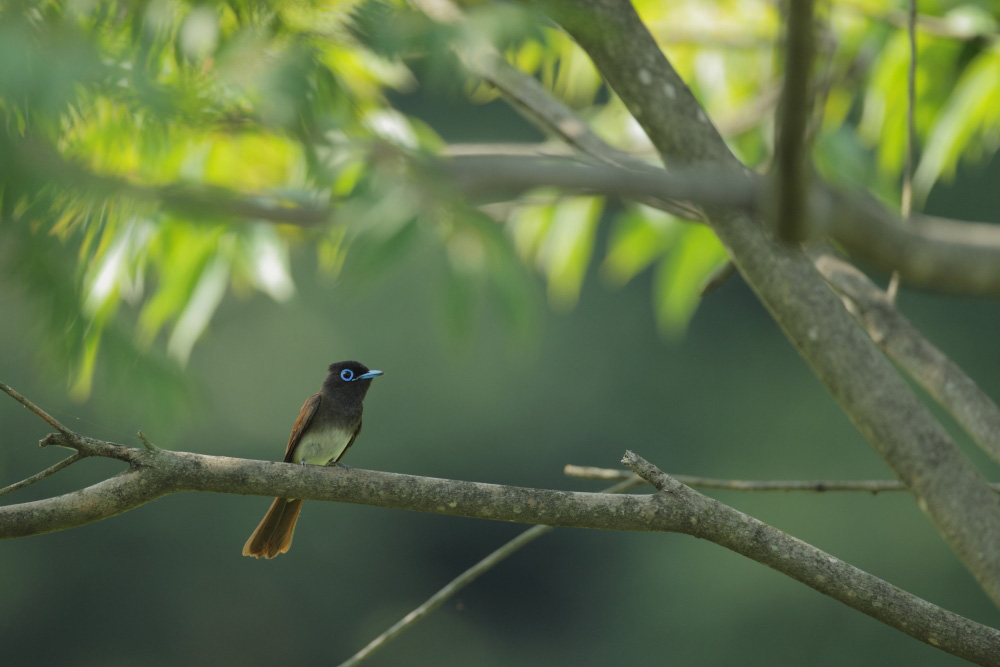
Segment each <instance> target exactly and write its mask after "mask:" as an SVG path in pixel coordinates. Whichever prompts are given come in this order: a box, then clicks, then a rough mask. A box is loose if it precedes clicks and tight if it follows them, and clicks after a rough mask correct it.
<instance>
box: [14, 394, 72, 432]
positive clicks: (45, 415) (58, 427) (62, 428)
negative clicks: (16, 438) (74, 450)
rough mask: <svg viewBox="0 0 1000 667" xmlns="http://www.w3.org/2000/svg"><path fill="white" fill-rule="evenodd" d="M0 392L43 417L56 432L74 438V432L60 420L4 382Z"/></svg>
mask: <svg viewBox="0 0 1000 667" xmlns="http://www.w3.org/2000/svg"><path fill="white" fill-rule="evenodd" d="M0 391H3V392H4V393H5V394H7V395H8V396H10V397H11V398H13V399H14V400H15V401H17V402H18V403H20V404H21V405H23V406H24V407H26V408H28V409H29V410H31V411H32V412H34V413H35V414H36V415H38V416H39V417H41V419H42V420H43V421H44V422H45V423H46V424H48V425H49V426H51V427H52V428H54V429H55V430H57V431H59V432H60V433H62V434H63V435H65V436H68V437H72V436H73V432H72V431H71V430H69V429H68V428H66V427H65V426H63V425H62V424H61V423H60V422H59V420H58V419H56V418H55V417H53V416H52V415H50V414H49V413H48V412H46V411H45V410H42V409H41V408H40V407H38V406H37V405H35V404H34V403H32V402H31V401H29V400H28V399H27V398H25V397H24V396H22V395H21V394H19V393H18V392H17V391H16V390H15V389H13V388H12V387H11V386H10V385H8V384H5V383H3V382H0Z"/></svg>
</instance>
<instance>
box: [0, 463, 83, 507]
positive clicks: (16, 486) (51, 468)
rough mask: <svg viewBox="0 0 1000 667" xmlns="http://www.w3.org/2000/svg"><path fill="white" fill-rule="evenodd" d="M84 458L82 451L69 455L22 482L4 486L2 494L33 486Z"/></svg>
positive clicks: (1, 490) (0, 491)
mask: <svg viewBox="0 0 1000 667" xmlns="http://www.w3.org/2000/svg"><path fill="white" fill-rule="evenodd" d="M82 458H84V455H83V454H81V453H79V452H77V453H76V454H73V455H72V456H69V457H67V458H65V459H63V460H62V461H60V462H59V463H56V464H55V465H52V466H49V467H48V468H46V469H45V470H43V471H41V472H39V473H36V474H34V475H32V476H31V477H29V478H27V479H22V480H21V481H20V482H16V483H14V484H11V485H9V486H5V487H3V488H2V489H0V496H5V495H7V494H8V493H14V492H15V491H20V490H21V489H23V488H25V487H27V486H31V485H32V484H34V483H35V482H40V481H42V480H43V479H45V478H46V477H48V476H49V475H54V474H56V473H57V472H59V471H60V470H62V469H63V468H66V467H68V466H71V465H73V464H74V463H76V462H77V461H79V460H80V459H82Z"/></svg>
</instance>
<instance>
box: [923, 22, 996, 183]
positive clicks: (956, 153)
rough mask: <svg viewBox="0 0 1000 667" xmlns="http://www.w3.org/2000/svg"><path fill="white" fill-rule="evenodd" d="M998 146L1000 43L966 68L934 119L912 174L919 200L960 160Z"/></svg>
mask: <svg viewBox="0 0 1000 667" xmlns="http://www.w3.org/2000/svg"><path fill="white" fill-rule="evenodd" d="M998 147H1000V41H998V42H994V43H993V45H992V47H991V48H989V49H987V50H984V51H983V52H982V53H980V54H978V55H977V56H976V57H975V58H974V59H973V60H972V61H971V62H970V63H969V64H968V65H967V66H966V67H965V71H964V72H963V73H962V76H961V78H959V80H958V82H957V83H956V84H955V88H954V90H953V91H952V93H951V95H950V96H949V97H948V100H947V102H945V104H944V107H943V108H942V109H941V112H940V113H939V114H938V116H937V118H935V120H934V125H933V127H932V128H931V130H930V132H929V133H928V136H927V144H926V146H925V148H924V152H923V155H922V156H921V158H920V164H919V165H918V167H917V171H916V174H915V175H914V179H913V185H914V190H915V191H916V194H917V196H918V197H920V198H921V199H924V198H926V197H927V195H928V193H929V192H930V189H931V187H933V185H934V182H935V181H936V180H937V179H938V178H939V177H940V176H950V175H951V174H953V173H954V172H955V167H956V166H957V165H958V163H959V161H960V160H961V159H962V158H963V157H968V158H973V159H975V158H981V157H983V156H987V155H990V154H992V153H995V152H996V150H997V148H998Z"/></svg>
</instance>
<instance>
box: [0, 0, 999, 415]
mask: <svg viewBox="0 0 1000 667" xmlns="http://www.w3.org/2000/svg"><path fill="white" fill-rule="evenodd" d="M636 6H637V8H638V9H639V11H640V13H641V15H642V17H643V19H644V20H645V21H646V23H647V25H648V26H649V28H650V30H651V31H652V32H653V34H654V35H655V36H656V38H657V40H658V41H659V42H660V44H661V45H662V46H663V48H664V50H665V51H666V52H667V54H668V56H669V57H670V58H671V61H672V62H673V64H674V66H675V67H676V68H677V69H678V70H679V72H680V73H681V75H682V76H683V77H684V78H685V80H686V81H688V83H689V85H690V87H691V89H692V90H693V91H694V92H695V94H696V95H697V96H698V98H699V99H700V100H701V102H702V104H703V105H704V106H705V109H706V111H707V112H708V114H709V115H710V116H711V117H712V119H713V120H714V121H715V122H716V124H717V125H718V127H719V128H720V130H722V131H723V133H724V134H726V136H727V138H728V139H729V140H730V142H731V144H732V146H733V148H734V150H735V151H736V152H737V153H738V154H739V155H740V156H741V158H742V159H744V160H745V161H746V162H747V163H748V164H749V165H751V166H753V167H755V168H759V169H766V168H767V166H768V165H769V163H770V160H771V157H772V152H773V124H774V109H775V106H776V101H777V93H778V91H780V84H781V67H782V59H781V44H780V42H781V30H782V25H783V20H782V15H781V5H780V3H774V2H772V1H770V0H714V1H713V2H705V1H704V0H681V1H678V2H670V3H662V2H654V1H652V0H638V1H637V2H636ZM464 7H465V14H466V20H465V21H463V22H461V23H459V24H455V25H441V24H436V23H434V22H432V21H430V20H429V19H428V18H427V17H425V16H424V15H422V14H421V13H420V12H418V11H417V10H415V9H414V8H413V7H411V6H409V5H408V4H407V3H405V2H400V1H393V0H376V1H371V0H370V1H366V2H361V1H360V0H357V1H355V0H350V1H337V0H331V1H327V2H321V1H319V0H312V1H308V2H306V1H302V0H287V1H282V0H273V1H264V0H228V1H218V2H186V1H182V0H152V1H150V2H129V1H125V0H122V1H118V2H100V1H97V0H66V1H54V0H53V1H49V2H42V3H38V2H5V3H3V4H2V5H0V126H2V129H0V189H2V208H0V215H2V222H0V224H2V228H0V231H2V236H0V241H2V245H0V252H2V253H3V255H0V257H2V258H3V259H4V261H3V266H4V267H5V270H6V271H7V273H8V274H9V277H11V278H14V279H16V280H18V281H19V282H20V283H22V284H23V285H25V287H26V289H27V290H28V291H29V292H30V293H32V294H35V295H38V297H39V298H38V301H39V304H40V305H39V312H40V318H43V319H44V320H45V321H46V322H47V335H46V339H47V340H50V341H52V343H51V345H50V347H51V348H52V349H54V350H56V351H57V354H54V355H51V356H52V358H54V359H56V360H57V361H58V363H60V364H66V365H68V367H69V368H70V369H71V370H70V373H69V375H70V385H71V390H72V393H73V395H75V396H77V397H78V398H83V397H86V396H87V395H88V393H89V391H90V387H91V381H92V377H93V374H94V372H95V368H96V367H97V365H98V364H99V363H101V362H102V360H103V361H106V362H108V363H111V361H112V359H113V358H115V356H116V355H101V354H100V350H101V347H102V344H103V343H102V341H104V340H105V339H107V338H108V337H109V336H113V337H114V338H115V341H117V342H116V343H115V344H116V345H121V346H124V348H125V349H131V350H134V354H130V355H126V356H127V357H128V358H130V359H135V358H141V359H144V360H146V361H147V362H150V363H154V364H155V365H159V366H162V363H163V359H162V358H160V357H158V356H157V355H160V354H161V352H158V350H162V351H165V353H166V354H167V355H168V356H170V357H172V358H173V359H174V360H176V361H177V362H180V363H183V362H184V361H186V360H187V358H188V357H189V355H190V353H191V349H192V347H193V345H194V344H195V342H196V341H197V340H198V338H199V336H201V334H202V333H203V332H204V331H205V330H206V327H208V326H209V323H210V322H211V319H212V316H213V314H214V312H215V310H216V308H217V307H218V305H219V303H220V302H221V301H222V299H223V298H224V297H225V295H226V294H227V293H229V292H234V293H236V294H240V295H245V294H250V293H253V292H262V293H264V294H267V295H268V296H270V297H271V298H273V299H274V300H276V301H283V300H285V299H288V298H290V297H291V296H292V295H293V294H294V291H295V287H294V282H293V277H292V271H291V256H292V254H291V253H292V252H293V250H294V249H295V248H296V247H298V246H307V247H310V248H312V249H314V251H315V253H316V257H317V264H318V266H319V267H320V270H321V271H324V272H326V273H327V274H329V275H332V276H333V275H336V274H337V273H338V272H339V271H340V270H341V269H342V268H343V267H344V266H345V262H349V263H350V264H351V266H352V267H354V269H355V270H356V272H357V275H359V276H377V275H379V274H380V273H384V272H385V271H388V270H390V269H391V268H392V267H393V266H394V265H396V264H397V263H398V261H399V259H400V258H401V257H402V256H403V255H404V254H405V253H406V252H407V251H408V250H409V249H411V248H413V247H415V246H416V245H420V244H422V245H429V246H432V247H435V248H438V249H439V250H440V252H441V257H442V262H441V265H442V267H443V271H442V287H441V289H440V292H441V294H442V304H443V312H444V314H445V319H446V321H447V322H448V324H449V326H450V328H451V329H452V330H454V331H456V332H459V333H461V332H467V331H469V330H470V328H471V327H472V326H473V324H474V318H473V316H472V314H473V313H474V312H475V308H474V307H473V306H474V305H475V304H477V303H479V302H481V301H483V300H484V299H485V298H488V299H489V300H490V301H492V302H493V303H495V304H497V305H498V307H499V309H500V311H501V312H502V313H503V314H504V316H505V321H507V322H508V323H509V324H510V325H511V328H512V330H514V331H517V332H522V333H523V332H525V331H529V330H530V329H531V322H532V319H533V315H532V313H533V312H534V310H535V308H534V305H533V299H534V293H533V288H532V281H531V280H530V278H529V276H528V275H527V274H526V273H525V271H524V268H523V267H524V266H529V267H534V268H536V269H537V270H538V271H539V272H540V273H541V275H542V276H544V278H545V280H546V282H547V285H548V297H549V300H550V302H551V303H552V304H553V305H554V306H556V307H560V308H568V307H571V306H573V305H574V303H575V302H576V300H577V298H578V295H579V293H580V289H581V285H582V283H583V281H584V280H585V279H586V277H587V275H588V268H589V267H590V266H591V265H592V264H593V263H594V262H595V258H597V259H600V258H599V257H598V256H599V255H602V254H603V259H600V262H601V264H600V267H601V268H600V274H601V275H602V276H603V277H604V278H605V279H606V280H607V281H608V282H609V283H611V284H612V285H620V284H623V283H625V282H626V281H628V280H631V279H632V278H634V277H635V276H637V275H638V274H640V273H641V272H643V271H644V270H646V269H652V271H653V275H654V277H653V280H654V284H655V290H654V293H655V296H654V299H655V303H654V304H653V305H654V310H655V312H656V314H657V321H658V322H659V325H660V328H661V331H662V332H663V333H665V334H667V335H669V336H676V335H679V334H681V333H683V331H684V330H685V328H686V326H687V323H688V322H689V320H690V318H691V317H692V315H693V313H694V311H695V308H696V307H697V304H698V300H699V296H698V295H699V290H700V288H701V285H702V284H703V283H704V281H705V279H706V278H707V277H708V276H709V275H711V274H712V273H713V272H714V271H715V270H716V269H717V268H718V267H719V266H720V265H721V264H722V263H723V262H724V261H725V252H724V250H723V249H722V248H721V246H720V245H719V243H718V241H717V240H716V239H715V238H714V237H713V235H712V234H711V232H709V231H708V230H706V229H704V228H701V227H697V226H694V225H691V224H688V223H685V222H682V221H678V220H676V219H674V218H672V217H670V216H667V215H666V214H664V213H662V212H659V211H653V210H651V209H648V208H646V207H643V206H639V205H635V204H631V203H624V204H622V205H618V204H614V205H609V203H608V202H605V201H604V200H603V198H600V197H579V196H577V197H567V196H561V195H560V194H559V193H554V192H551V191H539V192H533V193H529V194H528V195H525V196H524V197H523V198H522V199H521V200H519V201H516V202H512V203H511V204H510V205H508V206H504V207H502V211H501V209H498V208H497V207H495V206H491V207H484V208H482V209H479V208H477V207H476V203H475V202H471V203H470V202H465V201H462V200H461V199H460V198H458V197H456V196H455V195H454V193H453V192H451V191H450V189H449V188H448V186H447V184H446V183H441V182H438V181H437V180H436V179H435V178H434V177H433V175H431V174H428V173H426V170H424V169H422V167H421V164H422V161H421V156H424V155H427V154H435V153H439V152H440V151H442V150H443V149H444V148H445V142H444V141H443V140H442V138H441V136H439V133H440V135H442V136H447V135H448V127H447V125H446V124H439V126H434V125H435V124H434V123H433V122H432V121H430V119H428V120H429V122H423V121H421V120H419V119H417V118H415V117H413V116H407V115H406V114H404V113H402V112H400V111H399V110H398V109H396V108H394V107H393V104H392V103H391V101H390V100H392V99H401V98H405V96H406V95H407V94H410V93H412V92H413V91H415V90H416V89H417V88H418V87H422V88H423V90H424V91H425V93H426V91H429V92H430V94H441V95H453V96H460V97H463V98H466V99H467V100H470V101H472V102H476V103H486V102H489V101H491V100H493V99H495V98H496V97H497V96H498V91H495V90H492V89H491V88H490V87H489V86H487V85H485V84H484V83H482V82H481V81H478V80H476V79H475V78H474V77H471V76H469V75H468V74H467V73H465V72H463V71H462V70H461V69H460V67H459V65H458V64H457V61H456V59H455V58H454V56H453V55H452V52H451V47H452V46H453V45H455V44H458V43H463V42H472V43H479V42H482V41H484V40H488V41H490V42H492V43H493V44H494V45H496V47H497V48H498V49H499V50H500V51H501V52H502V53H504V54H505V55H506V57H507V58H508V59H509V61H510V62H511V63H512V64H514V65H516V66H517V67H518V68H520V69H521V70H522V71H525V72H527V73H529V74H531V75H534V76H536V77H537V78H538V80H539V81H541V82H542V84H543V85H544V86H545V87H546V88H548V89H549V90H551V91H552V92H553V94H554V95H556V96H557V97H558V98H560V99H561V100H563V101H564V102H565V103H567V104H568V105H570V106H571V107H572V108H574V109H575V110H577V111H578V112H579V113H580V115H581V116H583V117H584V118H586V119H588V120H589V121H590V123H591V124H592V127H594V129H595V131H597V132H598V133H599V134H600V135H601V136H602V137H603V138H605V139H606V140H607V141H609V142H610V143H612V144H614V145H616V146H618V147H620V148H623V149H625V150H628V151H630V152H632V153H634V154H637V155H645V156H648V157H649V159H651V160H652V159H654V153H653V150H652V147H651V145H650V144H649V142H648V140H647V139H646V137H645V136H644V135H643V133H642V131H641V130H640V129H639V127H638V125H637V124H636V123H635V121H634V120H633V119H632V118H631V117H630V116H629V115H628V114H627V112H626V111H625V109H624V107H623V105H622V104H621V102H620V101H619V100H618V99H617V98H616V97H615V96H614V95H613V94H612V93H610V92H609V91H608V90H607V88H606V87H605V86H604V85H603V84H602V82H601V80H600V77H599V76H598V74H597V72H596V70H595V69H594V67H593V65H592V64H591V63H590V61H589V60H588V59H587V57H586V56H585V55H584V54H583V52H582V51H581V50H580V49H579V48H578V47H577V46H576V45H575V44H574V43H573V42H572V41H571V40H569V39H568V38H567V37H566V36H565V35H564V34H563V33H561V32H560V31H558V30H556V29H553V28H552V27H550V26H549V24H547V23H546V22H544V21H540V20H539V19H538V17H537V16H534V15H533V14H532V13H531V12H530V11H529V10H526V9H522V8H521V7H519V6H518V5H511V4H504V3H465V4H464ZM904 8H905V3H904V2H902V0H845V1H843V2H836V3H820V5H819V16H820V19H821V24H820V25H821V29H820V33H819V43H818V48H819V52H820V57H819V58H818V59H817V65H816V71H815V77H814V80H815V86H816V100H817V102H816V105H815V109H814V112H815V115H816V128H817V131H816V136H815V160H816V164H817V166H818V168H819V169H820V171H821V172H822V173H823V174H824V176H825V177H827V178H829V179H830V180H832V181H833V182H835V183H840V184H844V185H847V186H854V187H863V188H866V189H868V190H871V191H873V192H875V193H876V194H878V195H879V196H881V197H883V198H884V199H886V200H887V201H898V190H899V179H900V174H901V171H902V168H903V164H904V155H905V151H906V122H905V115H906V111H907V103H906V98H907V96H906V70H907V67H908V63H909V51H908V41H907V37H906V34H905V31H904V28H903V26H904V25H905V15H904V14H903V10H904ZM920 10H921V12H922V14H921V20H920V30H919V35H918V41H919V45H920V46H919V70H918V79H917V80H918V96H917V107H916V110H915V112H916V113H915V116H916V124H917V132H918V137H919V142H920V146H919V153H918V154H919V163H918V166H917V169H916V179H915V184H916V191H917V195H918V198H919V199H923V198H925V197H926V196H927V194H928V193H929V192H930V190H931V188H932V187H933V186H934V184H935V183H936V182H937V181H938V179H940V178H942V177H947V176H949V175H951V174H953V173H954V171H955V168H956V166H957V165H958V164H959V163H960V162H961V161H962V160H969V159H981V158H984V157H989V156H991V155H992V154H994V153H995V152H996V150H997V148H998V146H1000V38H998V33H997V25H998V20H1000V9H998V7H997V6H996V5H994V4H992V3H990V2H987V1H985V0H984V1H981V2H976V1H973V0H969V1H968V2H961V1H957V0H930V1H927V2H921V3H920ZM484 136H487V135H486V134H485V133H484ZM498 211H500V213H498ZM606 217H611V218H613V223H612V225H611V228H610V231H609V232H608V233H607V234H606V238H607V246H606V248H603V249H602V248H601V247H600V246H601V245H602V242H603V239H604V238H605V235H602V234H600V233H599V231H600V226H599V222H600V221H601V220H602V218H606ZM497 222H500V223H502V224H497ZM57 256H58V257H65V258H66V259H65V260H56V259H55V258H56V257H57ZM67 262H68V264H67ZM42 304H44V305H42ZM117 356H121V355H117ZM154 359H159V361H155V362H154V361H152V360H154ZM132 363H134V362H132Z"/></svg>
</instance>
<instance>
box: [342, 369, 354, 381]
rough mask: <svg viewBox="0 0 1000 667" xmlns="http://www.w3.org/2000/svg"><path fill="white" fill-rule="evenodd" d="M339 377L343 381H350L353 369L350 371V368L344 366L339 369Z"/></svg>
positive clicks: (352, 376) (352, 377)
mask: <svg viewBox="0 0 1000 667" xmlns="http://www.w3.org/2000/svg"><path fill="white" fill-rule="evenodd" d="M340 379H341V380H343V381H344V382H350V381H351V380H353V379H354V371H352V370H351V369H350V368H345V369H344V370H342V371H340Z"/></svg>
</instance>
